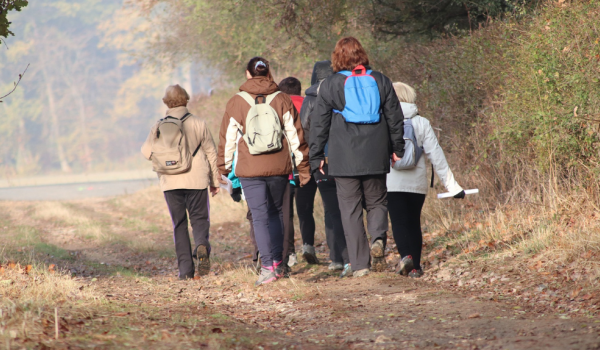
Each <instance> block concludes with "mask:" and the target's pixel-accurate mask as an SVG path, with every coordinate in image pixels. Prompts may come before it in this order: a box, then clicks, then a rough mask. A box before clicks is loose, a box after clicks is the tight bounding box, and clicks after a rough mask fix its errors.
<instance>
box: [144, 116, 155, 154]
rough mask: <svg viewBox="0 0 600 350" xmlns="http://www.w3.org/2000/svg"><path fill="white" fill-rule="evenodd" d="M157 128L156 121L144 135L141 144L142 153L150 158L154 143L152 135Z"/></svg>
mask: <svg viewBox="0 0 600 350" xmlns="http://www.w3.org/2000/svg"><path fill="white" fill-rule="evenodd" d="M157 128H158V123H156V124H154V126H153V127H152V129H150V133H148V137H146V141H144V144H142V155H143V156H144V157H145V158H146V159H147V160H150V157H151V156H152V144H153V143H154V135H155V134H156V129H157Z"/></svg>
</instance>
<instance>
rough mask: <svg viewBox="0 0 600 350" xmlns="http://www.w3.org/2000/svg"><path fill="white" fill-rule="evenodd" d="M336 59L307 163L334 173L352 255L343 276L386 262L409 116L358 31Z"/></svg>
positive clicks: (338, 47) (314, 118)
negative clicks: (397, 166) (393, 180)
mask: <svg viewBox="0 0 600 350" xmlns="http://www.w3.org/2000/svg"><path fill="white" fill-rule="evenodd" d="M331 61H332V66H333V70H334V71H335V72H336V74H333V75H331V76H329V77H328V78H327V79H325V80H324V81H323V82H322V83H321V86H320V89H319V94H318V97H317V104H316V107H315V111H314V113H313V116H312V120H311V127H310V137H309V141H310V164H311V169H313V172H314V171H319V172H321V174H324V173H325V172H324V170H323V168H324V166H325V164H327V167H328V174H329V175H330V176H333V177H334V178H335V183H336V189H337V196H338V201H339V207H340V212H341V217H342V223H343V227H344V234H345V236H346V244H347V247H348V256H349V260H350V264H348V266H345V267H344V271H343V272H342V275H348V274H349V272H350V271H352V274H353V276H355V277H361V276H365V275H367V274H368V273H369V268H370V267H371V266H372V267H373V269H374V270H377V271H381V270H383V269H384V268H385V267H386V263H385V244H386V240H387V230H388V210H387V200H386V197H387V189H386V177H387V174H388V173H389V172H390V158H392V160H393V161H397V160H399V159H400V158H402V156H403V155H404V138H403V135H404V127H403V119H404V117H403V114H402V109H401V107H400V102H399V101H398V97H397V96H396V93H395V92H394V88H393V86H392V82H391V81H390V79H389V78H387V77H386V76H385V75H383V74H382V73H380V72H376V71H373V70H371V69H370V68H369V67H368V65H369V57H368V55H367V53H366V51H365V49H364V48H363V47H362V45H361V44H360V42H359V41H358V40H357V39H356V38H353V37H346V38H343V39H340V40H339V41H338V42H337V44H336V46H335V49H334V51H333V54H332V59H331ZM326 145H327V148H328V154H327V157H326V156H325V146H326ZM363 202H364V209H366V211H367V225H368V229H369V234H370V235H371V246H370V247H369V241H368V239H367V235H366V231H365V227H364V223H363ZM371 258H372V261H371Z"/></svg>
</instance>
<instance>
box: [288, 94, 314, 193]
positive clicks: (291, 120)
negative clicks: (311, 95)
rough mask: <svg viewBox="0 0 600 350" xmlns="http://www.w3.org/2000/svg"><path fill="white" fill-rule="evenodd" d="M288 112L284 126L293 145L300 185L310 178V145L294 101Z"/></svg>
mask: <svg viewBox="0 0 600 350" xmlns="http://www.w3.org/2000/svg"><path fill="white" fill-rule="evenodd" d="M289 103H290V106H289V108H287V109H288V111H287V112H285V113H284V114H283V118H282V119H283V128H284V132H285V135H286V136H287V139H288V141H289V143H290V144H289V146H290V147H291V149H290V152H292V153H293V154H294V157H295V162H296V168H297V169H298V175H299V176H300V185H301V186H304V185H305V184H307V183H308V181H309V180H310V170H309V166H308V145H307V143H306V140H304V130H303V129H302V123H301V122H300V117H299V116H298V111H296V108H294V105H293V104H292V101H291V100H290V101H289Z"/></svg>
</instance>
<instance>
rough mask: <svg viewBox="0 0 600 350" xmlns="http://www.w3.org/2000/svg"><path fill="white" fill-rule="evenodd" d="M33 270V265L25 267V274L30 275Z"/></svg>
mask: <svg viewBox="0 0 600 350" xmlns="http://www.w3.org/2000/svg"><path fill="white" fill-rule="evenodd" d="M31 269H33V265H27V266H25V273H29V271H31Z"/></svg>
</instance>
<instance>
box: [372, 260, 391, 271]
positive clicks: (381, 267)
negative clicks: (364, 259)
mask: <svg viewBox="0 0 600 350" xmlns="http://www.w3.org/2000/svg"><path fill="white" fill-rule="evenodd" d="M387 267H388V264H387V262H386V261H385V258H373V259H372V260H371V270H373V271H375V272H383V271H385V270H386V269H387Z"/></svg>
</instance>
